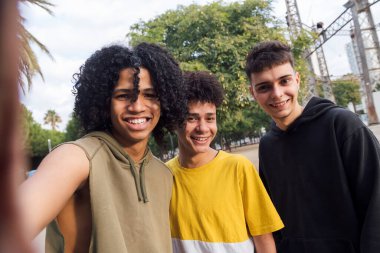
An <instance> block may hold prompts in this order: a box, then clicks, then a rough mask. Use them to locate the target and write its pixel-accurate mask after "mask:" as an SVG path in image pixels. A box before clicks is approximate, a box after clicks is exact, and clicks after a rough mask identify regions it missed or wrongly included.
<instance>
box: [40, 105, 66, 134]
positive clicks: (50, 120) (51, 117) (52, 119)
mask: <svg viewBox="0 0 380 253" xmlns="http://www.w3.org/2000/svg"><path fill="white" fill-rule="evenodd" d="M61 122H62V119H61V117H60V116H59V115H58V114H57V113H56V112H55V111H54V110H48V111H47V113H46V114H45V117H44V124H45V125H46V124H50V126H51V129H52V130H53V131H55V130H56V129H57V127H58V123H61Z"/></svg>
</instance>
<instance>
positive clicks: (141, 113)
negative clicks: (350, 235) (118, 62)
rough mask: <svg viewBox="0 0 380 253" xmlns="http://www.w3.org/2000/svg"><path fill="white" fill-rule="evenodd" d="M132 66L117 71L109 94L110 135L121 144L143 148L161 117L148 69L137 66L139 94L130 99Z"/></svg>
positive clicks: (131, 96) (133, 71) (131, 93)
mask: <svg viewBox="0 0 380 253" xmlns="http://www.w3.org/2000/svg"><path fill="white" fill-rule="evenodd" d="M134 73H135V70H134V69H132V68H127V69H124V70H122V71H121V72H120V77H119V81H118V83H117V85H116V86H115V89H114V91H113V95H112V101H111V122H112V134H113V136H114V137H115V138H116V139H117V140H118V142H119V143H120V144H121V145H122V146H123V147H130V146H133V145H134V144H137V143H139V144H142V146H141V147H142V148H143V149H144V150H145V148H146V145H147V143H148V139H149V136H150V134H151V132H152V131H153V129H154V128H155V127H156V125H157V123H158V120H159V119H160V102H159V100H158V98H157V95H156V93H155V91H154V88H153V84H152V81H151V78H150V75H149V72H148V70H147V69H145V68H140V73H139V77H140V82H139V94H138V96H137V100H136V101H134V102H132V101H133V99H132V98H133V97H134V96H133V75H134Z"/></svg>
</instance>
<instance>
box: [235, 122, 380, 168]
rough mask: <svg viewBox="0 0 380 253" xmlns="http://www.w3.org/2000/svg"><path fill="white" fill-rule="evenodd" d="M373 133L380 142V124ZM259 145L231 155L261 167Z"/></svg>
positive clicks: (238, 150)
mask: <svg viewBox="0 0 380 253" xmlns="http://www.w3.org/2000/svg"><path fill="white" fill-rule="evenodd" d="M369 128H370V129H371V130H372V132H373V133H374V134H375V136H376V137H377V139H378V140H379V141H380V124H377V125H372V126H370V127H369ZM258 151H259V144H253V145H248V146H244V147H240V148H237V149H233V150H232V152H231V153H235V154H242V155H244V156H246V157H247V158H248V159H249V160H251V162H252V163H253V164H254V165H255V166H256V168H258V167H259V158H258Z"/></svg>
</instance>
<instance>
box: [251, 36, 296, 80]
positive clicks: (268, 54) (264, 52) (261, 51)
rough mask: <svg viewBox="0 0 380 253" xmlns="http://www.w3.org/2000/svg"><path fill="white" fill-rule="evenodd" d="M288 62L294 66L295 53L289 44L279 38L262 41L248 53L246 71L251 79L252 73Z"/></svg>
mask: <svg viewBox="0 0 380 253" xmlns="http://www.w3.org/2000/svg"><path fill="white" fill-rule="evenodd" d="M287 62H289V63H290V65H292V67H294V58H293V54H292V51H291V48H290V47H289V46H288V45H286V44H284V43H282V42H280V41H277V40H273V41H265V42H261V43H258V44H256V45H255V46H254V47H253V48H252V49H251V51H250V52H249V53H248V56H247V59H246V66H245V73H246V74H247V76H248V78H249V79H250V78H251V74H252V73H258V72H261V71H263V70H265V69H267V68H272V67H274V66H278V65H281V64H284V63H287Z"/></svg>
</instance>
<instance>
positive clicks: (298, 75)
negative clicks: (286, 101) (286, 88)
mask: <svg viewBox="0 0 380 253" xmlns="http://www.w3.org/2000/svg"><path fill="white" fill-rule="evenodd" d="M295 78H296V83H297V90H299V89H300V85H301V76H300V73H298V72H296V74H295Z"/></svg>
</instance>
